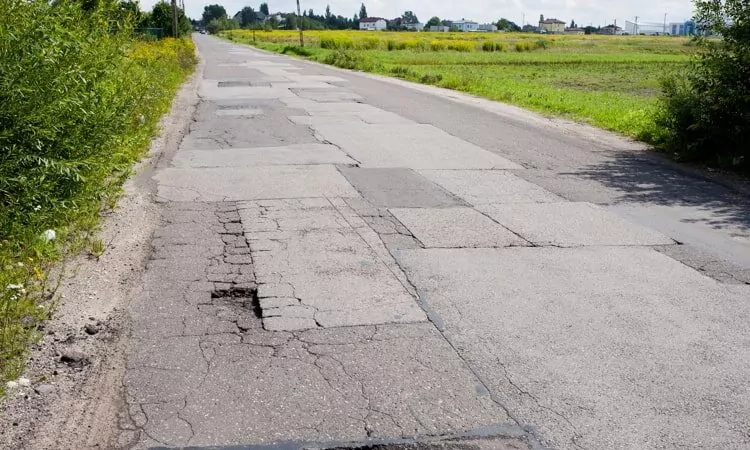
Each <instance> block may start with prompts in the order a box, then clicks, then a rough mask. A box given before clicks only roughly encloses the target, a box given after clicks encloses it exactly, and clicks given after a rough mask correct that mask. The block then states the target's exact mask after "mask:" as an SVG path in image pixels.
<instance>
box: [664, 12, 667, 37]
mask: <svg viewBox="0 0 750 450" xmlns="http://www.w3.org/2000/svg"><path fill="white" fill-rule="evenodd" d="M666 34H667V13H664V35H665V36H666Z"/></svg>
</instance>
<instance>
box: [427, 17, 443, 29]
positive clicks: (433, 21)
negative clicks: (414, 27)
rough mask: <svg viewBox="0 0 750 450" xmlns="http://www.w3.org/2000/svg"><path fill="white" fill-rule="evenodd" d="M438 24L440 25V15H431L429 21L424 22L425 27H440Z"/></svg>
mask: <svg viewBox="0 0 750 450" xmlns="http://www.w3.org/2000/svg"><path fill="white" fill-rule="evenodd" d="M438 26H440V17H437V16H433V17H431V18H430V20H428V21H427V23H426V24H424V27H425V28H430V27H438Z"/></svg>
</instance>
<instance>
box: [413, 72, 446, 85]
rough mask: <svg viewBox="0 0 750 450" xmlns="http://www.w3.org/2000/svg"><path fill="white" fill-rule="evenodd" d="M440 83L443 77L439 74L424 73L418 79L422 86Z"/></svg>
mask: <svg viewBox="0 0 750 450" xmlns="http://www.w3.org/2000/svg"><path fill="white" fill-rule="evenodd" d="M441 81H443V76H442V75H440V74H439V73H437V74H429V73H426V74H424V75H422V76H421V77H419V82H420V83H424V84H438V83H440V82H441Z"/></svg>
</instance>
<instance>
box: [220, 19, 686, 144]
mask: <svg viewBox="0 0 750 450" xmlns="http://www.w3.org/2000/svg"><path fill="white" fill-rule="evenodd" d="M223 35H224V37H226V38H229V39H231V40H234V41H236V42H242V43H249V44H253V45H255V46H257V47H259V48H263V49H266V50H271V51H275V52H281V53H289V54H296V55H298V56H303V57H307V58H309V59H312V60H316V61H319V62H326V63H329V64H335V65H338V66H341V67H347V68H354V69H359V70H366V71H370V72H374V73H379V74H384V75H389V76H397V77H400V78H404V79H408V80H412V81H417V82H421V83H426V84H434V85H436V86H441V87H446V88H449V89H455V90H459V91H464V92H469V93H472V94H476V95H479V96H482V97H486V98H489V99H493V100H498V101H502V102H506V103H511V104H515V105H519V106H522V107H525V108H528V109H531V110H534V111H538V112H541V113H545V114H549V115H555V116H562V117H566V118H570V119H574V120H577V121H581V122H586V123H590V124H592V125H595V126H598V127H601V128H605V129H609V130H613V131H616V132H619V133H622V134H624V135H627V136H630V137H633V138H636V139H641V140H644V141H652V140H653V136H654V133H655V132H656V131H657V130H655V127H654V125H653V115H654V112H655V110H656V106H657V101H658V94H659V92H660V80H661V79H662V78H663V77H669V76H670V75H671V74H672V73H674V72H675V71H679V70H681V69H682V68H684V67H685V65H686V63H687V62H688V60H689V59H690V55H691V54H692V53H693V51H694V49H695V47H694V46H693V43H692V41H690V40H688V39H686V38H678V37H647V36H585V35H580V36H558V35H536V34H520V33H519V34H516V33H383V32H381V33H378V32H360V31H310V32H307V33H306V44H307V46H306V47H305V48H304V49H303V50H301V49H300V48H299V47H297V46H296V44H297V43H298V42H297V39H298V35H297V33H296V32H293V31H272V32H265V31H258V32H255V33H253V32H252V31H249V30H234V31H231V32H225V33H224V34H223ZM253 36H255V40H253Z"/></svg>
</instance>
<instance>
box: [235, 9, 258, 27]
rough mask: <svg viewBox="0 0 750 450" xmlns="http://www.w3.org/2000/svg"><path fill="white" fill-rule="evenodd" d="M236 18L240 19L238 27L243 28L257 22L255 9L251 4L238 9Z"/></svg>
mask: <svg viewBox="0 0 750 450" xmlns="http://www.w3.org/2000/svg"><path fill="white" fill-rule="evenodd" d="M238 19H239V21H240V27H242V28H245V27H249V26H250V25H252V24H254V23H255V22H257V21H258V16H256V15H255V10H254V9H253V8H252V6H245V7H244V8H242V9H241V10H240V13H239V16H238Z"/></svg>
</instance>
